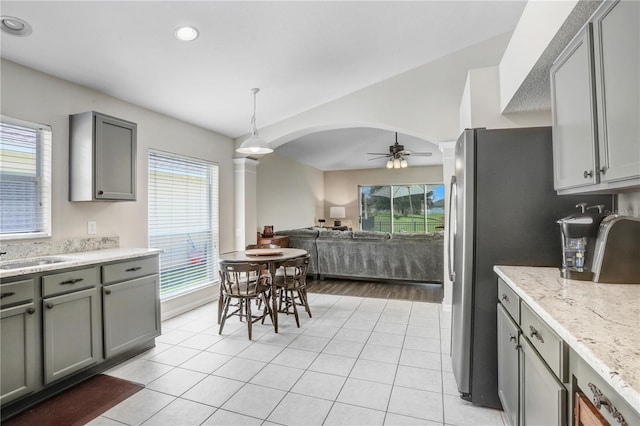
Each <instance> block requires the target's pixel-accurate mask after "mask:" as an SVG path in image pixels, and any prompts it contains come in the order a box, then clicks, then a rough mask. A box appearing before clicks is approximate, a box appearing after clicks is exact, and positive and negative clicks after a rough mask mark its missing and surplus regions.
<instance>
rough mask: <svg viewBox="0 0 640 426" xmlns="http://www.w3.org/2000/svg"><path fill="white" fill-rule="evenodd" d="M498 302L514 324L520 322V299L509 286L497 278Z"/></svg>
mask: <svg viewBox="0 0 640 426" xmlns="http://www.w3.org/2000/svg"><path fill="white" fill-rule="evenodd" d="M498 300H499V301H500V303H502V306H504V308H505V309H506V310H507V312H509V315H511V318H513V319H514V321H515V322H516V323H519V322H520V298H519V297H518V295H517V294H516V293H515V292H514V291H513V290H512V289H511V287H509V285H508V284H507V283H506V282H504V281H503V280H502V278H498Z"/></svg>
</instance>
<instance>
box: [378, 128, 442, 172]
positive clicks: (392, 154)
mask: <svg viewBox="0 0 640 426" xmlns="http://www.w3.org/2000/svg"><path fill="white" fill-rule="evenodd" d="M367 154H369V155H380V156H381V157H376V158H371V159H370V160H369V161H371V160H377V159H379V158H387V169H404V168H407V167H409V163H408V162H407V159H406V158H404V157H405V156H409V155H420V156H424V157H429V156H431V153H430V152H413V151H409V150H406V149H404V145H400V144H399V143H398V132H396V142H395V144H393V145H390V146H389V153H388V154H387V153H383V152H367Z"/></svg>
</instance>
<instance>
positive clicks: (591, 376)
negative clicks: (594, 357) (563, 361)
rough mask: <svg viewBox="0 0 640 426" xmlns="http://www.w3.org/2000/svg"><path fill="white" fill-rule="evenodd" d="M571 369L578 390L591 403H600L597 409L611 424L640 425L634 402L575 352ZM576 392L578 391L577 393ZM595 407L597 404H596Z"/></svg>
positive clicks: (638, 413) (617, 425) (639, 417)
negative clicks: (626, 397)
mask: <svg viewBox="0 0 640 426" xmlns="http://www.w3.org/2000/svg"><path fill="white" fill-rule="evenodd" d="M569 363H570V368H571V375H572V376H573V379H572V380H573V381H574V382H575V384H576V385H577V390H579V391H581V392H582V393H584V394H585V395H586V396H587V398H589V399H590V400H591V402H592V403H593V402H595V401H596V400H598V401H600V406H599V407H597V406H596V409H597V410H598V412H599V413H600V414H601V415H602V416H603V417H604V418H605V419H606V420H607V421H608V422H609V424H611V425H612V426H613V425H616V426H620V425H623V424H626V425H629V426H631V425H640V412H639V411H638V410H637V409H634V408H633V406H632V405H631V404H632V401H628V400H625V399H624V398H623V397H622V396H620V394H619V393H618V392H616V391H615V390H613V388H612V387H611V386H610V385H609V384H608V383H607V382H606V381H605V380H604V379H603V378H602V377H601V376H600V375H599V374H597V373H596V372H595V371H594V370H593V369H592V368H591V367H590V366H589V365H588V364H587V363H586V362H585V361H584V360H583V359H582V357H580V355H578V354H576V353H575V352H574V351H573V350H572V351H571V355H570V361H569ZM577 390H576V391H577ZM594 405H595V404H594Z"/></svg>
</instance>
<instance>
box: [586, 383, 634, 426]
mask: <svg viewBox="0 0 640 426" xmlns="http://www.w3.org/2000/svg"><path fill="white" fill-rule="evenodd" d="M589 388H590V389H591V392H593V405H595V406H596V408H597V409H598V410H599V409H600V407H602V406H603V405H604V406H605V407H606V408H607V411H608V412H609V413H611V416H612V417H613V418H614V419H616V420H617V421H618V423H620V425H621V426H628V425H627V421H626V420H625V419H624V417H623V416H622V414H620V412H619V411H618V409H617V408H616V407H615V406H614V405H613V404H612V403H611V401H610V400H609V398H607V397H606V396H604V394H603V393H602V391H600V389H598V387H597V386H596V385H594V384H593V383H589Z"/></svg>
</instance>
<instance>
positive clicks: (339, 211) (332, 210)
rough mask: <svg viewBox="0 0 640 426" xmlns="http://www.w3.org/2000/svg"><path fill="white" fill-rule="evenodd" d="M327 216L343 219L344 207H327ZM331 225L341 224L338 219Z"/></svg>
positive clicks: (344, 214) (344, 215)
mask: <svg viewBox="0 0 640 426" xmlns="http://www.w3.org/2000/svg"><path fill="white" fill-rule="evenodd" d="M329 217H330V218H331V219H344V218H345V217H347V216H346V210H345V208H344V207H329ZM333 226H342V222H341V221H340V220H336V221H335V222H333Z"/></svg>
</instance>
